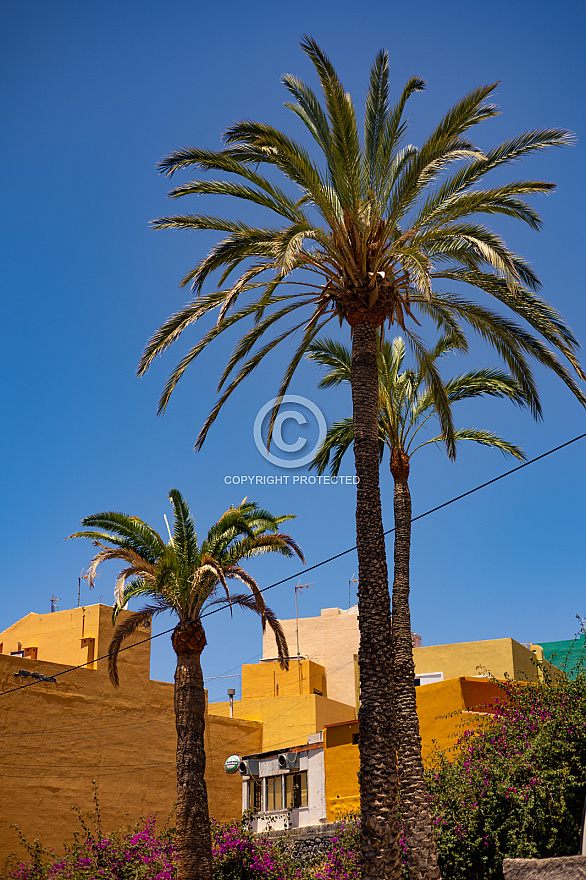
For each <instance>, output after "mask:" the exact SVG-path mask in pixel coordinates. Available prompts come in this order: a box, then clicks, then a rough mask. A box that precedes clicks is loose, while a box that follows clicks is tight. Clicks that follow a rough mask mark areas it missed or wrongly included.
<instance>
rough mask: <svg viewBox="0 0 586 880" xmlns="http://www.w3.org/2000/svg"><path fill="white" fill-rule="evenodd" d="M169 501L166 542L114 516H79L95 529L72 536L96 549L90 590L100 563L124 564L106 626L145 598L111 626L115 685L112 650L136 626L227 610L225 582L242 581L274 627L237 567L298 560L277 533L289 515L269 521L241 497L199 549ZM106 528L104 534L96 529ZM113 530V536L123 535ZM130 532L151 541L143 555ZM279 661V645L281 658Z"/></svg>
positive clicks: (176, 502)
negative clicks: (268, 558)
mask: <svg viewBox="0 0 586 880" xmlns="http://www.w3.org/2000/svg"><path fill="white" fill-rule="evenodd" d="M169 498H170V500H171V503H172V505H173V512H174V523H173V538H172V539H171V540H170V541H169V542H168V543H167V544H165V543H164V542H163V541H162V540H161V538H160V536H159V535H158V533H157V532H156V531H155V530H154V529H152V528H151V527H150V526H148V525H147V524H146V523H144V522H143V521H142V520H140V519H138V518H137V517H130V516H128V515H126V514H121V513H114V514H112V513H107V514H104V513H102V514H96V515H94V516H92V517H86V519H85V520H84V521H83V522H84V524H86V525H89V524H94V525H95V526H97V528H95V529H87V530H86V531H84V532H77V533H75V534H74V535H71V537H84V538H90V539H92V540H93V542H94V545H96V546H97V547H98V548H99V549H98V552H97V553H96V554H95V555H94V557H93V559H92V561H91V563H90V566H89V569H88V573H89V582H90V586H93V581H94V578H95V574H96V571H97V569H98V567H99V566H100V565H101V564H102V563H104V562H108V561H119V562H122V563H123V567H122V568H121V570H120V571H119V573H118V576H117V578H116V584H115V594H116V602H115V604H114V608H113V615H112V618H113V622H116V621H117V618H118V617H119V615H120V612H121V611H122V610H123V609H124V608H125V607H126V605H127V604H128V602H129V601H131V600H132V599H137V598H140V599H147V600H149V604H148V605H147V606H145V608H143V610H142V611H141V612H139V613H138V614H137V615H133V616H132V617H131V618H127V619H126V620H124V621H122V622H120V621H118V624H117V626H116V629H115V631H114V637H113V640H112V645H111V656H110V658H109V663H110V665H109V670H110V675H111V678H112V681H113V682H114V683H115V684H118V670H117V653H118V651H119V649H120V646H121V645H122V642H123V641H124V640H125V639H126V638H128V637H129V636H130V635H131V634H132V633H133V632H134V631H135V630H136V628H137V627H139V626H141V625H142V624H143V623H144V622H146V621H147V620H150V619H151V617H152V616H153V615H154V614H159V613H161V612H162V611H172V612H173V613H174V614H176V615H177V617H178V619H179V621H180V622H181V623H187V622H189V621H190V620H194V619H199V618H200V617H201V616H202V613H203V611H204V609H205V607H206V606H207V605H209V604H216V605H217V604H220V605H228V606H229V607H232V605H233V603H234V599H233V597H232V595H231V593H230V588H229V581H230V580H238V581H240V582H241V583H245V584H246V585H247V587H248V588H249V589H250V590H251V593H252V596H253V598H254V603H255V604H254V610H256V611H257V613H259V614H260V615H261V617H262V620H263V627H264V626H265V624H266V623H267V622H269V623H270V625H271V626H275V625H276V624H275V622H274V621H275V618H274V615H273V614H272V612H271V611H270V609H268V608H267V607H266V604H265V603H264V599H263V598H262V594H261V592H260V590H259V587H258V585H257V584H256V581H255V580H254V579H253V578H251V576H250V575H249V574H248V573H247V572H246V571H245V570H244V569H243V568H242V566H241V564H240V563H242V562H243V561H245V560H247V559H251V558H253V557H255V556H259V555H264V554H266V553H279V554H281V555H282V556H285V557H287V558H291V557H293V556H294V555H297V556H298V557H299V558H300V559H301V561H303V562H304V561H305V560H304V557H303V553H302V551H301V548H300V547H299V545H298V544H297V542H296V541H295V539H294V538H292V537H291V536H290V535H287V534H284V533H282V532H280V531H279V527H280V525H281V523H283V522H285V521H286V520H289V519H292V518H293V517H292V515H290V514H283V515H279V516H275V515H274V514H272V513H270V511H268V510H264V509H263V508H261V507H259V506H258V505H257V504H256V503H255V502H250V501H247V499H244V500H243V501H242V502H241V504H240V505H238V506H237V507H230V508H229V509H228V510H226V511H225V512H224V513H223V514H222V516H221V517H220V519H219V520H218V521H217V523H215V524H214V525H213V526H212V527H211V528H210V529H209V531H208V533H207V535H206V537H205V539H204V540H203V542H202V543H201V545H198V541H197V535H196V532H195V524H194V521H193V517H192V516H191V513H190V511H189V507H188V505H187V502H186V501H185V499H184V498H183V496H182V495H181V493H180V492H179V491H178V490H177V489H172V490H171V492H170V493H169ZM105 525H107V526H108V527H109V528H110V532H105V531H102V528H101V527H103V526H105ZM115 532H120V533H121V534H122V537H118V536H117V535H116V534H115ZM127 535H129V537H127ZM137 535H138V536H139V537H141V536H142V537H144V536H146V537H147V538H150V540H151V544H152V546H146V544H145V542H144V541H143V549H144V554H141V552H140V551H139V550H137V549H136V544H137ZM247 607H248V606H247ZM271 621H273V622H272V623H271ZM281 648H283V642H281ZM286 656H287V651H286V642H285V643H284V653H283V657H286Z"/></svg>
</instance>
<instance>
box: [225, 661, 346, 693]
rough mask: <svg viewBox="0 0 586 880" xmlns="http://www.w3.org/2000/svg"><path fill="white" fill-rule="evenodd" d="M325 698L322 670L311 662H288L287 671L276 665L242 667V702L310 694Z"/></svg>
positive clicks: (248, 665) (249, 664)
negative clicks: (317, 693) (317, 694)
mask: <svg viewBox="0 0 586 880" xmlns="http://www.w3.org/2000/svg"><path fill="white" fill-rule="evenodd" d="M316 692H319V694H320V696H322V697H327V696H328V694H327V691H326V676H325V669H324V667H323V666H321V665H320V664H318V663H314V662H313V661H312V660H307V659H304V660H290V661H289V669H288V670H285V669H281V666H280V665H279V663H277V662H274V663H271V662H268V663H267V662H261V663H247V664H245V665H244V666H243V667H242V699H243V700H251V699H267V698H268V697H285V696H287V697H291V696H299V695H300V694H313V693H316Z"/></svg>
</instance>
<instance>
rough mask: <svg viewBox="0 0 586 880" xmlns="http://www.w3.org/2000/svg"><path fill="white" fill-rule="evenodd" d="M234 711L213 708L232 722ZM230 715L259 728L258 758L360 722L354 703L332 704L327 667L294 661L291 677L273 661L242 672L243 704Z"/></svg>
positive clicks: (225, 707) (217, 705)
mask: <svg viewBox="0 0 586 880" xmlns="http://www.w3.org/2000/svg"><path fill="white" fill-rule="evenodd" d="M351 674H352V673H351ZM352 692H353V690H352V689H350V693H352ZM230 711H231V708H230V703H226V702H223V703H210V705H209V712H210V713H211V714H213V715H214V716H222V717H224V718H225V717H229V716H230ZM232 711H233V715H234V718H241V719H246V720H247V721H257V722H259V723H260V724H261V726H262V727H261V748H260V749H259V751H260V752H268V751H271V750H278V749H287V748H288V747H289V746H297V745H299V744H300V743H306V742H307V738H308V737H309V736H311V735H312V734H314V733H317V732H318V731H320V730H323V729H324V727H325V726H326V725H327V724H336V723H338V722H339V721H350V720H352V719H354V718H356V709H355V707H354V702H353V701H352V704H351V705H349V704H346V703H340V702H339V701H337V700H332V699H330V698H329V696H328V685H327V681H326V675H325V669H324V667H323V666H321V665H320V664H319V663H315V662H313V660H309V659H307V658H295V657H294V658H291V660H290V662H289V670H288V671H287V672H285V671H284V670H283V669H281V668H280V666H279V664H278V662H277V661H274V660H268V661H263V660H261V662H260V663H254V664H246V665H245V666H243V667H242V699H241V700H236V701H234V703H233V708H232ZM239 754H245V752H244V751H240V753H239Z"/></svg>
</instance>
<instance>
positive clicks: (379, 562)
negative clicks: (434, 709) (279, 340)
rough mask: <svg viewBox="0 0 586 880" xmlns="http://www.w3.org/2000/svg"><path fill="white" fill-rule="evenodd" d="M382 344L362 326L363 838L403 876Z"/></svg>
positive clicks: (355, 380)
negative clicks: (381, 428)
mask: <svg viewBox="0 0 586 880" xmlns="http://www.w3.org/2000/svg"><path fill="white" fill-rule="evenodd" d="M377 345H378V342H377V335H376V327H375V326H374V325H372V324H367V323H359V324H355V325H354V327H353V334H352V372H351V385H352V402H353V415H354V456H355V461H356V475H357V477H358V486H357V497H356V537H357V544H358V571H359V586H358V623H359V628H360V649H359V654H358V662H359V667H360V710H359V713H358V719H359V722H360V724H359V749H360V811H361V826H360V841H361V862H362V871H363V877H364V878H369V880H370V878H372V880H375V878H380V880H399V878H400V877H401V870H402V867H401V854H400V851H399V841H398V807H397V767H396V763H397V756H396V737H395V724H394V718H393V700H392V697H393V695H392V681H391V665H390V646H391V618H390V601H389V587H388V574H387V562H386V551H385V537H384V532H383V522H382V511H381V503H380V491H379V452H378V370H377V359H376V357H377Z"/></svg>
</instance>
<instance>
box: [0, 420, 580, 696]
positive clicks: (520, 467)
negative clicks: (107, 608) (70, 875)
mask: <svg viewBox="0 0 586 880" xmlns="http://www.w3.org/2000/svg"><path fill="white" fill-rule="evenodd" d="M585 437H586V433H584V434H578V436H577V437H573V438H572V439H571V440H566V442H565V443H560V445H559V446H554V447H553V449H548V450H547V452H542V453H541V455H537V456H535V458H530V459H529V461H524V462H523V464H518V465H516V466H515V467H514V468H511V469H510V470H508V471H505V472H504V473H502V474H499V475H498V477H493V478H492V480H487V481H486V482H485V483H480V484H479V485H478V486H475V487H474V488H473V489H468V491H467V492H462V493H461V494H460V495H456V496H454V498H450V500H449V501H444V502H443V504H438V505H437V506H436V507H431V508H430V509H429V510H426V511H425V512H424V513H420V514H419V515H418V516H414V517H412V519H411V522H412V523H414V522H418V520H420V519H424V517H426V516H430V515H431V514H432V513H437V511H438V510H443V509H444V508H445V507H449V506H450V504H455V503H456V501H461V500H462V499H463V498H467V497H468V496H469V495H474V493H475V492H480V490H481V489H486V487H487V486H492V485H493V483H498V482H499V480H504V479H505V477H510V476H511V474H515V473H517V471H521V470H523V468H527V467H529V466H530V465H532V464H535V463H536V462H538V461H541V460H542V459H544V458H547V457H548V456H549V455H553V454H554V452H559V451H560V450H561V449H565V448H566V447H567V446H571V445H572V443H577V442H578V440H583V439H584V438H585ZM394 531H395V529H394V528H390V529H386V531H384V532H383V535H390V534H392V533H393V532H394ZM376 540H378V537H377V538H369V539H368V540H367V541H361V542H360V544H354V546H353V547H348V549H347V550H342V551H341V552H340V553H335V554H334V555H333V556H328V558H327V559H322V560H321V562H316V563H315V565H310V566H309V567H308V568H303V569H301V570H300V571H298V572H295V573H294V574H290V575H288V577H286V578H282V579H281V580H280V581H275V582H274V583H273V584H269V586H268V587H262V589H260V590H259V592H260V593H266V592H268V591H269V590H273V589H274V588H275V587H280V586H281V585H282V584H286V583H287V582H288V581H292V580H294V578H299V577H302V576H303V577H304V576H305V575H306V574H307V573H308V572H309V571H315V569H316V568H321V566H322V565H328V563H330V562H334V561H335V560H336V559H341V558H342V556H347V555H348V554H349V553H353V552H354V551H355V550H357V549H358V547H359V546H360V547H364V546H366V545H367V544H371V543H372V542H373V541H376ZM227 607H228V606H223V607H221V608H213V609H212V610H211V611H207V612H206V613H205V614H202V615H201V618H200V619H201V620H203V619H204V618H206V617H211V616H212V615H213V614H217V613H218V612H219V611H224V610H225V609H226V608H227ZM174 629H175V627H174V626H172V627H171V628H170V629H166V630H163V632H160V633H156V634H155V635H154V636H148V638H146V639H141V641H139V642H134V643H133V644H132V645H126V646H125V647H121V648H119V649H118V651H117V652H116V653H118V654H121V653H122V651H129V650H130V649H131V648H136V647H138V645H144V643H145V642H152V641H153V639H158V638H159V636H165V635H168V634H169V633H170V632H173V630H174ZM112 653H114V652H109V653H107V654H102V656H101V657H95V658H94V659H93V660H91V661H88V662H86V663H80V664H79V666H72V667H70V668H69V669H64V670H63V671H62V672H56V673H55V675H54V676H53V678H59V677H60V676H61V675H67V674H68V673H70V672H75V671H76V670H77V669H83V668H84V667H86V666H87V665H88V663H90V662H91V663H97V662H98V661H99V660H106V659H107V658H108V657H110V656H111V655H112ZM39 683H40V682H39V681H38V680H37V679H35V680H34V681H30V682H28V683H27V684H21V685H19V686H18V687H15V688H11V689H10V690H8V691H3V692H2V693H1V694H0V696H7V695H8V694H13V693H14V692H15V691H21V690H24V688H28V687H32V686H33V685H35V684H39Z"/></svg>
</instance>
